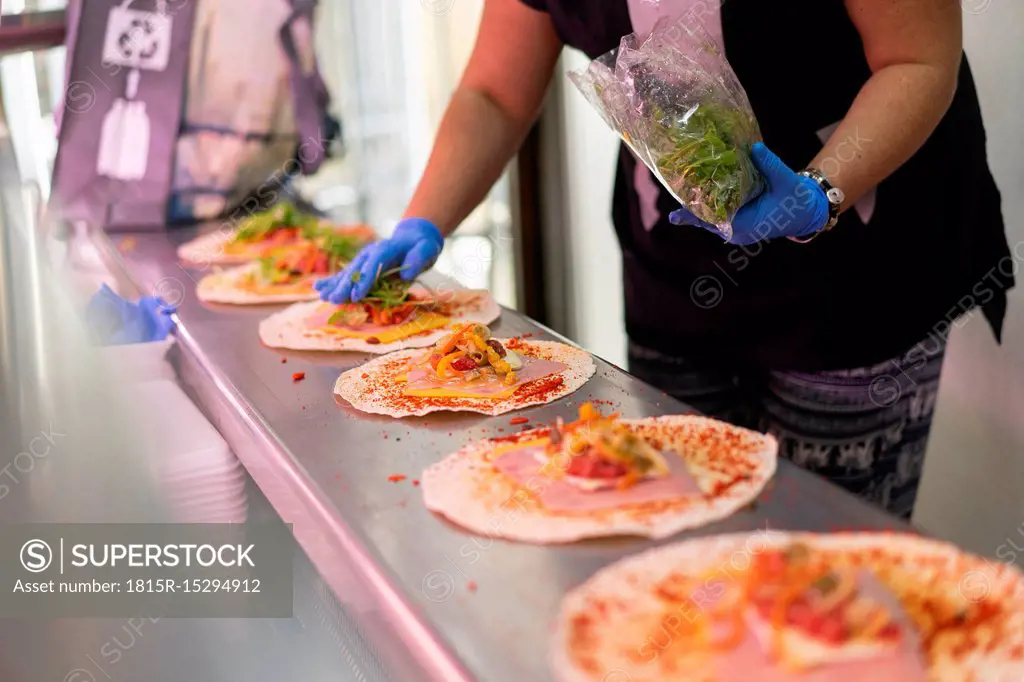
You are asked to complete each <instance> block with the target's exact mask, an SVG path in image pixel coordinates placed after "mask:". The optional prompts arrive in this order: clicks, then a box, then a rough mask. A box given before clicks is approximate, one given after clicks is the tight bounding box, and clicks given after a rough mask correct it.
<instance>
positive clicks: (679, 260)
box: [522, 0, 1013, 370]
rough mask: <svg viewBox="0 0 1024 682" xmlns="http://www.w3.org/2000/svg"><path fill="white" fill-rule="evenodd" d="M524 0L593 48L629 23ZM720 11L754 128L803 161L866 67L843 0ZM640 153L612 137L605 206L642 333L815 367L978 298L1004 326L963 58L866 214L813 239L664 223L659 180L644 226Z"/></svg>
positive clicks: (575, 4)
mask: <svg viewBox="0 0 1024 682" xmlns="http://www.w3.org/2000/svg"><path fill="white" fill-rule="evenodd" d="M522 1H523V2H524V3H525V4H527V5H529V6H531V7H533V8H534V9H537V10H539V11H544V12H547V13H548V14H549V16H550V17H551V21H552V23H553V24H554V27H555V29H556V30H557V32H558V34H559V36H561V38H562V40H563V41H564V42H565V43H566V44H567V45H569V46H571V47H574V48H577V49H580V50H582V51H583V52H585V53H586V54H587V55H588V56H589V57H591V58H595V57H597V56H599V55H601V54H603V53H605V52H607V51H609V50H611V49H614V48H615V47H617V46H618V44H619V40H620V38H621V37H622V36H623V35H626V34H628V33H631V32H632V30H633V27H632V26H631V22H630V14H629V8H628V5H627V0H522ZM639 1H641V2H643V1H644V0H639ZM721 28H722V34H723V37H724V43H725V50H726V53H727V56H728V58H729V62H730V64H731V65H732V67H733V69H734V70H735V72H736V74H737V76H738V77H739V80H740V82H741V83H742V84H743V86H744V88H745V89H746V91H747V95H748V97H749V99H750V102H751V105H752V106H753V109H754V113H755V114H756V115H757V118H758V122H759V124H760V126H761V131H762V133H763V135H764V139H765V143H766V144H767V145H768V147H769V148H771V149H772V150H773V151H774V152H776V153H777V154H778V155H779V156H780V157H781V158H782V159H783V161H785V162H786V163H787V164H788V165H789V166H790V167H791V168H796V169H799V168H803V167H805V166H806V165H807V164H808V163H809V162H810V161H811V159H812V158H813V157H814V156H815V155H816V154H817V153H818V152H819V151H820V150H821V147H822V144H823V143H822V136H823V135H824V136H825V137H826V138H827V133H826V132H825V131H827V129H828V128H829V126H831V125H834V124H836V123H838V122H839V121H840V120H842V118H843V117H844V115H845V114H846V112H847V110H848V109H849V107H850V104H851V103H852V102H853V99H854V98H855V97H856V95H857V93H858V91H859V89H860V87H861V86H862V85H863V84H864V82H865V81H867V79H868V78H869V77H870V75H871V71H870V69H869V67H868V64H867V61H866V58H865V56H864V52H863V46H862V44H861V41H860V36H859V34H858V32H857V31H856V29H855V27H854V25H853V23H852V21H851V20H850V18H849V16H848V14H847V12H846V9H845V6H844V4H843V2H842V0H787V2H766V1H765V0H726V2H724V3H723V4H722V5H721ZM570 96H577V95H576V94H570ZM871 143H872V141H871V140H869V139H866V138H858V139H857V140H851V141H850V143H849V144H850V149H851V153H852V152H853V151H863V153H869V152H870V145H871ZM635 169H636V161H635V159H634V157H633V156H632V154H631V153H629V152H628V150H627V149H626V148H625V146H623V148H622V150H621V153H620V156H619V170H618V176H617V179H616V183H615V196H614V202H613V209H612V210H613V217H614V222H615V228H616V232H617V234H618V238H619V242H620V244H621V246H622V250H623V272H624V279H625V297H626V328H627V332H628V334H629V336H630V338H632V339H633V340H634V341H636V342H638V343H640V344H642V345H644V346H647V347H650V348H654V349H656V350H660V351H662V352H665V353H671V354H676V355H686V356H691V357H697V358H706V359H708V360H709V361H727V362H742V363H749V364H753V365H756V366H761V367H766V368H774V369H794V370H800V369H803V370H820V369H840V368H852V367H859V366H864V365H868V364H873V363H876V362H881V361H883V360H886V359H888V358H891V357H894V356H896V355H898V354H900V353H902V352H904V351H906V350H907V349H909V348H910V347H911V346H913V344H915V343H917V342H918V341H920V340H922V339H924V338H925V337H927V336H928V335H930V334H932V333H933V332H936V331H938V332H942V331H944V330H945V329H948V326H949V323H951V322H952V321H953V319H954V318H955V317H956V316H958V315H959V314H960V313H962V312H966V311H967V310H968V309H970V308H973V307H975V306H983V307H984V310H985V313H986V316H987V317H988V319H989V321H990V322H991V323H992V325H993V328H994V330H995V331H996V333H997V335H998V334H999V331H1000V329H1001V324H1002V317H1003V314H1004V312H1005V305H1006V304H1005V295H1004V289H1005V288H1008V287H1009V286H1012V281H1013V278H1012V273H1013V269H1012V268H1013V261H1012V259H1011V258H1010V255H1009V249H1008V247H1007V243H1006V237H1005V234H1004V227H1003V221H1002V214H1001V212H1000V206H999V202H1000V197H999V192H998V190H997V189H996V186H995V182H994V181H993V179H992V176H991V174H990V172H989V169H988V165H987V161H986V157H985V131H984V127H983V125H982V120H981V112H980V109H979V106H978V98H977V94H976V92H975V88H974V82H973V79H972V77H971V73H970V69H969V67H968V65H967V61H966V59H965V60H964V62H963V64H962V67H961V71H960V80H959V87H958V89H957V93H956V96H955V98H954V101H953V104H952V105H951V107H950V109H949V112H948V113H947V114H946V116H945V118H944V119H943V121H942V123H941V124H940V125H939V127H938V129H937V130H936V131H935V133H934V134H933V135H932V136H931V138H930V139H929V141H928V142H927V143H926V144H925V146H924V147H923V148H922V149H921V150H920V151H919V152H918V153H917V154H916V155H915V156H914V157H913V158H912V159H911V160H910V161H908V162H907V163H906V164H904V166H902V167H901V168H900V169H899V170H897V171H896V172H895V173H894V174H893V175H892V176H890V177H889V178H887V179H886V180H885V181H884V182H882V183H881V185H879V187H878V188H877V190H876V192H875V195H874V202H873V203H874V206H873V210H871V211H866V212H865V215H869V216H870V218H869V219H868V220H867V221H866V222H865V220H862V219H861V215H860V214H861V211H858V210H848V211H846V212H845V213H844V214H843V216H842V217H841V219H840V221H839V224H838V225H836V227H835V228H834V229H833V230H832V231H831V232H829V233H827V234H824V235H821V236H820V237H819V238H818V239H816V240H814V241H813V242H810V243H808V244H797V243H794V242H790V241H788V240H775V241H772V242H770V243H762V244H757V245H753V246H747V247H737V246H730V245H727V244H723V243H722V241H721V240H720V239H718V238H717V237H715V236H714V235H712V234H710V233H707V232H705V231H703V230H699V229H696V228H689V227H677V226H673V225H671V224H670V223H668V221H667V216H668V214H669V212H670V211H672V210H673V209H674V208H676V207H677V205H676V204H675V202H674V201H673V200H672V198H671V197H670V195H669V194H668V193H667V192H665V191H660V193H659V196H658V198H657V208H658V212H659V213H660V215H661V219H660V220H659V221H658V222H657V223H656V224H655V225H654V226H653V228H652V229H650V230H648V229H646V228H645V226H644V224H643V220H642V219H641V211H640V198H639V197H638V194H637V191H636V188H635V186H634V184H635V183H634V172H635Z"/></svg>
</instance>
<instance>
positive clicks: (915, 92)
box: [811, 0, 963, 208]
mask: <svg viewBox="0 0 1024 682" xmlns="http://www.w3.org/2000/svg"><path fill="white" fill-rule="evenodd" d="M845 4H846V9H847V12H848V13H849V15H850V18H851V20H852V21H853V23H854V25H855V26H856V27H857V31H858V33H859V34H860V38H861V43H862V44H863V46H864V56H865V58H866V60H867V63H868V66H869V67H870V68H871V78H869V79H868V81H867V82H866V83H865V84H864V86H863V87H862V88H861V90H860V93H858V95H857V97H856V99H855V100H854V101H853V104H852V105H851V106H850V110H849V111H848V112H847V114H846V117H845V118H844V119H843V122H842V123H841V124H840V125H839V127H838V128H837V129H836V130H835V132H834V133H832V136H831V137H830V138H829V140H828V142H826V143H825V147H824V149H822V150H821V152H820V153H819V154H818V156H816V157H815V158H814V161H812V163H811V165H812V166H814V167H815V168H817V169H818V170H820V171H821V172H822V173H824V174H825V176H826V177H828V178H829V180H830V181H831V182H832V184H833V185H835V186H836V187H838V188H840V189H841V190H843V193H844V194H845V195H846V201H845V202H844V208H848V207H850V206H852V205H853V204H854V203H856V201H857V200H858V199H860V198H861V197H862V196H864V195H865V194H867V193H868V192H869V191H871V190H872V189H873V188H874V187H875V186H877V185H878V184H879V183H880V182H882V180H884V179H885V178H886V177H888V176H889V175H890V174H892V172H893V171H895V170H896V169H897V168H899V167H900V166H901V165H902V164H904V163H906V161H907V160H908V159H909V158H910V157H911V156H913V155H914V154H915V153H916V152H917V150H918V149H920V148H921V145H923V144H924V143H925V141H926V140H927V139H928V137H929V136H930V135H931V134H932V132H934V130H935V127H936V126H937V125H938V124H939V121H941V120H942V117H943V116H944V115H945V113H946V110H947V109H949V104H950V102H951V100H952V98H953V94H954V93H955V92H956V83H957V77H958V74H959V71H960V59H961V57H962V55H963V36H962V33H963V26H962V23H961V22H962V17H961V14H960V13H961V8H960V3H959V2H957V0H898V1H896V0H845Z"/></svg>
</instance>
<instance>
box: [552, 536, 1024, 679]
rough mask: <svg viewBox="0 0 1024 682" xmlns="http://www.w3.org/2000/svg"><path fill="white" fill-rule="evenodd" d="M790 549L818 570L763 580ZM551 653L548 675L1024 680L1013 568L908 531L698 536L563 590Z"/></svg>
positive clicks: (1021, 585) (1020, 593)
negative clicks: (907, 532) (759, 615)
mask: <svg viewBox="0 0 1024 682" xmlns="http://www.w3.org/2000/svg"><path fill="white" fill-rule="evenodd" d="M794 548H800V550H801V551H802V552H808V555H807V556H808V559H807V560H808V561H809V562H811V563H809V564H808V565H810V566H815V567H816V568H813V569H810V570H805V569H804V568H803V567H802V566H801V567H800V568H799V569H798V570H796V571H792V572H786V573H784V574H783V576H784V579H782V580H781V581H779V580H778V579H777V578H775V579H771V578H769V579H765V575H766V574H770V573H771V572H772V571H773V570H775V569H773V568H766V567H771V566H773V565H774V563H775V559H776V557H778V556H793V555H792V554H791V552H793V551H794ZM805 598H806V599H807V600H805ZM764 599H767V600H768V602H767V604H764V603H762V600H764ZM808 600H809V601H808ZM758 612H764V613H767V614H769V617H768V618H767V619H765V618H759V617H752V616H751V614H752V613H758ZM550 660H551V665H552V669H553V671H554V676H555V679H556V680H558V682H608V681H609V680H616V681H628V682H683V681H689V680H708V681H711V680H714V681H716V682H747V681H748V680H758V682H836V681H837V680H838V681H843V682H847V681H849V682H853V681H858V682H859V681H860V680H870V681H871V682H925V681H926V680H927V681H928V682H962V681H963V680H975V681H977V682H1010V681H1011V680H1024V575H1022V574H1021V572H1020V571H1019V570H1018V569H1016V568H1014V567H1012V566H1008V565H1005V564H999V565H994V564H992V563H991V562H989V561H987V560H985V559H983V558H981V557H977V556H973V555H970V554H966V553H964V552H961V551H960V550H958V549H957V548H955V547H954V546H952V545H949V544H946V543H942V542H935V541H932V540H927V539H924V538H921V537H918V536H915V535H910V534H897V533H837V534H833V535H815V534H807V533H785V532H780V531H772V530H769V529H767V528H766V529H762V530H757V531H753V532H750V533H739V534H733V535H723V536H715V537H706V538H698V539H694V540H689V541H686V542H681V543H678V544H674V545H669V546H665V547H659V548H657V549H653V550H650V551H647V552H644V553H642V554H638V555H635V556H632V557H629V558H627V559H625V560H623V561H620V562H618V563H615V564H612V565H610V566H608V567H606V568H604V569H602V570H601V571H599V572H598V573H597V574H596V575H594V576H593V577H592V578H591V579H590V580H588V581H587V582H586V583H584V584H582V585H580V586H579V587H577V588H575V589H574V590H572V591H571V592H569V593H568V594H567V595H566V596H565V597H564V599H563V600H562V604H561V607H560V609H559V614H558V618H557V621H556V623H555V631H554V635H553V639H552V644H551V649H550Z"/></svg>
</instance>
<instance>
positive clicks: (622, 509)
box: [421, 415, 778, 543]
mask: <svg viewBox="0 0 1024 682" xmlns="http://www.w3.org/2000/svg"><path fill="white" fill-rule="evenodd" d="M621 423H622V424H624V425H626V426H628V427H629V428H630V429H631V430H633V431H634V432H635V433H637V434H638V435H640V436H642V437H643V438H644V439H646V440H647V441H648V442H650V443H651V444H653V445H655V447H656V448H657V449H659V450H661V451H662V454H663V455H664V457H665V458H666V459H667V460H672V461H670V470H671V475H670V476H669V477H667V478H666V479H662V480H652V481H646V482H641V483H638V484H637V485H634V486H632V487H631V488H629V489H626V490H607V491H600V492H584V491H580V490H578V489H577V488H574V487H573V486H572V485H571V484H569V483H566V482H564V481H562V480H557V479H553V478H551V477H549V476H546V475H545V473H544V472H542V471H541V467H542V466H543V465H542V464H541V463H540V462H539V461H537V460H536V459H533V458H528V459H527V462H529V461H531V460H532V463H533V466H529V465H528V466H527V467H526V468H525V469H523V470H522V472H523V473H520V474H519V475H515V476H513V475H510V473H509V469H508V468H503V467H500V466H496V464H495V463H496V462H500V461H501V458H503V457H506V458H507V457H510V456H512V457H518V456H519V455H518V453H517V450H516V449H514V448H516V447H518V448H519V450H520V451H522V452H523V454H527V451H529V450H532V449H533V448H530V447H527V448H525V449H523V448H522V447H521V445H522V444H524V443H531V442H536V441H537V439H543V440H546V437H547V435H548V434H549V433H550V428H548V427H544V428H540V429H532V430H530V431H524V432H521V433H518V434H516V435H515V436H513V437H511V438H504V439H493V440H483V441H478V442H476V443H471V444H470V445H467V446H465V447H464V448H462V449H461V450H459V451H458V452H456V453H455V454H453V455H450V456H449V457H448V458H446V459H444V460H443V461H441V462H438V463H436V464H433V465H431V466H430V467H429V468H427V470H426V471H425V472H423V476H422V478H421V480H422V485H423V502H424V504H425V505H426V507H427V509H430V510H431V511H434V512H437V513H439V514H442V515H443V516H445V517H447V518H448V519H450V520H451V521H453V522H455V523H457V524H459V525H460V526H463V527H464V528H467V529H469V530H470V531H473V532H475V533H480V534H482V535H488V536H498V537H503V538H508V539H511V540H519V541H522V542H532V543H557V542H574V541H576V540H581V539H583V538H588V537H600V536H610V535H640V536H644V537H649V538H664V537H668V536H670V535H673V534H675V533H678V532H679V531H681V530H685V529H688V528H696V527H698V526H702V525H705V524H708V523H711V522H712V521H717V520H719V519H722V518H725V517H726V516H729V515H730V514H732V513H733V512H735V511H736V510H738V509H740V508H742V507H743V506H744V505H746V504H749V503H750V502H751V501H752V500H753V499H754V498H756V497H757V496H758V495H759V494H760V492H761V490H762V489H763V488H764V486H765V484H766V483H767V482H768V481H769V480H770V479H771V477H772V475H773V474H774V473H775V466H776V454H777V450H778V444H777V443H776V441H775V439H774V438H772V437H771V436H767V435H764V434H760V433H757V432H755V431H748V430H746V429H741V428H739V427H736V426H732V425H730V424H726V423H724V422H720V421H716V420H714V419H708V418H706V417H697V416H683V415H672V416H664V417H650V418H647V419H624V420H622V422H621ZM538 449H543V445H540V446H539V448H538ZM495 455H496V456H495ZM684 477H685V478H692V480H693V482H694V483H695V484H696V485H695V486H694V487H690V486H689V485H687V484H686V483H688V482H685V481H684V483H683V484H682V485H676V486H670V485H669V484H670V483H671V482H672V481H673V480H675V479H679V480H683V479H684ZM730 483H731V485H729V484H730ZM716 487H717V488H719V489H720V490H718V491H716ZM722 488H724V490H721V489H722ZM573 497H576V498H579V499H577V500H575V501H574V500H573V499H572V498H573ZM510 508H512V509H514V510H515V517H514V519H509V518H506V514H505V511H507V510H508V509H510ZM503 510H504V511H503ZM496 519H498V520H502V519H503V520H504V522H503V523H500V524H497V525H496V524H495V520H496Z"/></svg>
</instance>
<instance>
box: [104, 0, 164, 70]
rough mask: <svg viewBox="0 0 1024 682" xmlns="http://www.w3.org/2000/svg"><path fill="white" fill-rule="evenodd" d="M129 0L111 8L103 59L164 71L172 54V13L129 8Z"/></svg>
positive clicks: (136, 67)
mask: <svg viewBox="0 0 1024 682" xmlns="http://www.w3.org/2000/svg"><path fill="white" fill-rule="evenodd" d="M130 2H131V0H128V1H127V2H124V3H122V4H121V5H120V6H119V7H114V8H113V9H111V10H110V15H109V17H108V18H107V32H106V35H105V36H104V38H103V63H104V64H111V65H116V66H123V67H126V68H130V69H143V70H145V71H163V70H164V69H166V68H167V62H168V60H169V59H170V54H171V24H172V21H171V16H170V15H168V14H166V13H165V12H144V11H142V10H134V9H129V8H128V7H127V5H128V4H130Z"/></svg>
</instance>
